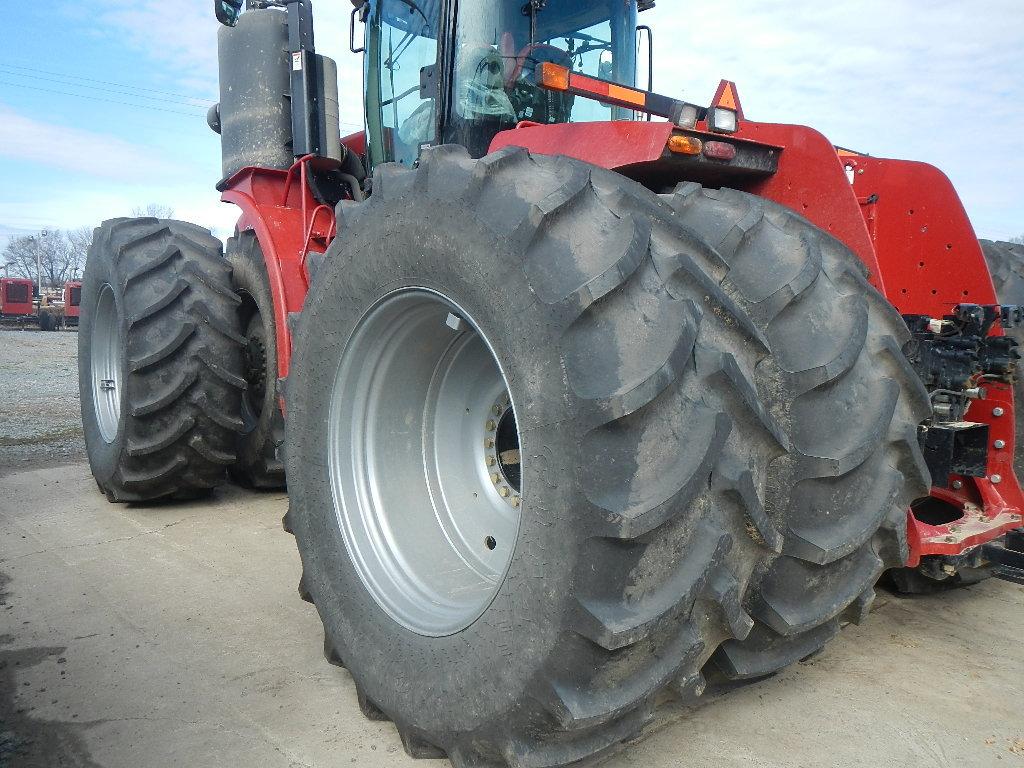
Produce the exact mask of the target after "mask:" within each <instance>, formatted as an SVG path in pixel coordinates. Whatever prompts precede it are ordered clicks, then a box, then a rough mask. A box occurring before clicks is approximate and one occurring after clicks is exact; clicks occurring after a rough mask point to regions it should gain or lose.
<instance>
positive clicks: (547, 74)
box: [537, 61, 569, 91]
mask: <svg viewBox="0 0 1024 768" xmlns="http://www.w3.org/2000/svg"><path fill="white" fill-rule="evenodd" d="M537 80H538V81H539V83H540V85H542V86H544V87H545V88H550V89H551V90H552V91H568V90H569V68H568V67H560V66H558V65H557V64H552V63H551V62H550V61H545V62H543V63H542V64H541V65H540V72H539V77H538V78H537Z"/></svg>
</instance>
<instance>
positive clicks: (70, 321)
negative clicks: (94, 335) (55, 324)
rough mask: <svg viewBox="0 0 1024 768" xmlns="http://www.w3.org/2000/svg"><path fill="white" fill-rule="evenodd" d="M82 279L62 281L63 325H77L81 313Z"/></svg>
mask: <svg viewBox="0 0 1024 768" xmlns="http://www.w3.org/2000/svg"><path fill="white" fill-rule="evenodd" d="M81 303H82V281H81V280H69V281H68V282H66V283H64V325H65V326H68V327H72V326H73V327H77V326H78V318H79V316H80V315H81Z"/></svg>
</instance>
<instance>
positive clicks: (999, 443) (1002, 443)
mask: <svg viewBox="0 0 1024 768" xmlns="http://www.w3.org/2000/svg"><path fill="white" fill-rule="evenodd" d="M994 445H995V446H996V448H1005V447H1006V441H1005V440H996V442H995V443H994Z"/></svg>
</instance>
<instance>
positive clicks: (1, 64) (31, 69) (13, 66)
mask: <svg viewBox="0 0 1024 768" xmlns="http://www.w3.org/2000/svg"><path fill="white" fill-rule="evenodd" d="M0 67H8V68H10V69H23V70H27V71H29V72H39V73H41V74H44V75H56V76H57V77H67V78H72V79H74V80H85V81H87V82H90V83H101V84H103V85H116V86H118V87H120V88H131V89H133V90H136V91H148V92H149V93H159V94H162V95H163V96H177V97H179V98H182V99H195V100H197V101H205V102H209V103H212V102H210V100H209V99H198V98H197V97H194V96H188V95H186V94H184V93H173V92H171V91H160V90H157V89H156V88H143V87H142V86H138V85H128V84H127V83H117V82H114V81H113V80H97V79H95V78H92V77H82V76H81V75H70V74H67V73H65V72H54V71H53V70H48V69H38V68H36V67H24V66H20V65H18V64H7V63H5V62H2V61H0Z"/></svg>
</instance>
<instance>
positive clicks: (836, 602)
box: [285, 147, 927, 768]
mask: <svg viewBox="0 0 1024 768" xmlns="http://www.w3.org/2000/svg"><path fill="white" fill-rule="evenodd" d="M373 189H374V194H373V196H372V198H371V199H370V200H369V201H368V202H367V203H365V204H345V203H343V204H342V205H341V206H340V207H339V232H340V233H341V235H340V236H339V238H338V239H337V240H336V241H335V242H334V244H333V245H332V246H331V249H330V250H329V252H328V255H327V258H326V259H325V260H324V265H323V266H322V267H321V268H320V272H319V273H318V279H317V282H316V283H315V284H314V287H313V290H312V291H311V292H310V294H309V296H308V297H307V300H306V305H305V309H304V311H303V315H302V318H301V321H300V329H299V335H298V340H297V345H296V351H295V358H294V366H293V369H292V374H291V376H290V378H289V382H288V385H287V389H286V393H287V397H288V409H289V410H288V413H289V419H288V426H287V431H288V446H289V452H288V476H289V489H290V496H291V506H290V510H289V512H288V515H287V516H286V520H285V525H286V528H287V529H289V530H291V531H292V532H293V533H294V534H295V536H296V540H297V544H298V548H299V553H300V555H301V558H302V563H303V570H304V575H303V579H302V583H301V585H300V591H301V592H302V593H303V594H304V595H305V596H308V598H309V599H311V600H312V601H313V602H314V603H315V604H316V606H317V608H318V610H319V612H320V616H321V618H322V620H323V623H324V628H325V634H326V640H325V652H326V653H327V656H328V658H329V659H330V660H331V661H333V662H334V663H338V664H343V665H344V666H346V667H347V668H348V669H349V670H350V672H351V673H352V676H353V678H354V679H355V684H356V688H357V691H358V695H359V701H360V705H361V706H362V708H363V711H364V713H366V714H367V715H368V716H370V717H373V718H378V719H379V718H384V717H386V718H390V719H392V720H394V721H395V723H396V725H397V726H398V730H399V733H400V735H401V738H402V743H403V746H405V748H406V750H407V751H408V752H409V753H410V754H412V755H413V756H416V757H438V756H444V755H447V756H448V757H449V758H450V759H451V761H452V763H453V764H454V765H455V766H457V768H464V767H465V768H469V767H474V768H476V767H478V766H495V767H498V766H500V767H502V768H504V767H505V766H563V765H568V764H570V763H573V762H575V761H578V760H581V759H584V758H587V757H590V756H593V755H595V754H598V753H600V752H602V751H604V750H606V749H608V748H611V747H613V746H614V745H615V744H617V743H619V742H621V741H623V740H625V739H629V738H632V737H634V736H635V735H636V734H637V733H638V732H639V731H640V730H641V728H642V727H643V725H644V724H645V723H646V722H648V721H649V719H650V718H651V716H652V712H653V707H654V703H655V698H656V696H657V695H658V693H659V692H660V691H662V690H663V689H665V688H669V689H671V690H673V691H675V692H676V693H677V694H678V695H679V696H682V697H684V698H688V697H692V696H695V695H699V693H700V692H701V691H702V690H703V688H704V684H705V675H706V674H710V673H711V672H712V671H714V672H715V674H716V675H719V676H725V677H727V678H730V679H746V678H750V677H756V676H759V675H764V674H769V673H771V672H773V671H775V670H776V669H778V668H779V667H781V666H784V665H785V664H787V663H790V662H792V661H796V660H797V659H799V658H802V657H803V656H806V655H809V654H811V653H813V652H814V651H816V650H818V649H819V648H820V647H821V646H822V645H823V644H824V643H825V642H826V641H827V640H828V639H829V638H830V637H831V636H832V635H833V634H834V632H835V630H836V629H837V628H838V622H839V618H840V617H841V616H843V615H847V616H850V617H851V618H854V619H857V618H859V617H860V616H862V615H863V614H864V613H865V612H866V610H867V607H868V606H869V605H870V599H871V596H872V594H873V593H872V585H873V583H874V581H875V580H876V578H877V577H878V575H879V574H880V573H881V572H882V570H884V569H885V568H889V567H894V566H896V565H899V564H901V563H902V562H903V561H904V560H905V558H906V554H907V549H906V540H905V515H906V509H907V506H908V505H909V502H910V501H911V499H913V498H914V497H916V496H918V495H922V494H923V493H926V489H927V477H926V473H925V470H924V464H923V461H922V460H921V457H920V453H919V450H918V448H917V440H916V427H917V423H918V422H919V420H920V419H921V418H923V414H924V413H925V409H926V400H925V399H924V393H923V389H922V388H921V387H920V384H919V383H915V382H916V379H915V378H914V376H913V373H912V371H911V370H910V368H909V366H908V365H907V364H906V361H905V360H904V359H903V358H902V355H901V353H900V348H901V343H902V342H903V341H904V340H905V339H906V337H907V331H906V328H905V326H904V324H903V323H902V321H901V320H900V318H899V316H898V315H897V314H896V312H895V310H893V308H892V307H891V306H890V305H888V304H887V303H886V302H885V301H884V299H882V298H881V297H880V296H878V294H877V293H875V292H874V291H873V289H871V288H870V287H869V286H868V284H867V282H866V280H865V279H864V275H863V268H862V267H861V265H860V263H859V262H858V260H857V259H856V257H855V256H854V255H853V254H852V253H851V252H850V251H849V250H848V249H846V248H845V247H844V246H842V245H841V244H840V243H838V242H837V241H835V240H833V239H832V238H830V237H828V236H827V235H825V234H824V233H822V232H820V231H819V230H816V229H815V228H814V227H812V226H811V225H810V224H809V223H808V222H806V221H805V220H803V219H800V218H799V217H797V216H796V215H794V214H792V213H791V212H789V211H787V210H785V209H783V208H781V207H779V206H776V205H774V204H772V203H768V202H766V201H764V200H760V199H758V198H755V197H752V196H750V195H745V194H742V193H738V192H730V191H728V190H722V191H711V190H702V189H701V188H700V187H698V186H697V185H693V184H688V185H683V186H682V187H681V188H680V190H679V191H678V192H677V193H676V194H675V195H674V196H671V197H669V198H665V199H659V198H658V197H657V196H656V195H654V194H652V193H651V192H649V191H648V190H646V189H644V188H643V187H640V186H639V185H637V184H635V183H633V182H631V181H629V180H627V179H625V178H624V177H622V176H620V175H618V174H614V173H611V172H607V171H603V170H600V169H597V168H594V167H592V166H589V165H587V164H584V163H581V162H578V161H575V160H570V159H566V158H549V157H541V156H532V157H531V156H530V155H529V154H528V153H526V152H525V151H523V150H517V149H510V150H504V151H502V152H499V153H497V154H494V155H491V156H489V157H486V158H484V159H482V160H479V161H474V160H471V159H470V158H469V157H468V155H467V153H466V152H465V150H463V149H461V148H452V147H441V148H435V149H431V150H427V151H425V152H424V154H423V157H422V160H421V164H420V167H419V168H418V169H416V170H406V169H402V168H399V167H396V166H382V167H380V168H378V169H377V171H376V173H375V178H374V186H373ZM428 295H433V296H435V297H438V302H439V303H436V305H435V304H431V303H430V301H428V300H427V299H426V298H424V297H425V296H428ZM408 297H413V298H415V300H414V301H413V300H411V299H410V300H409V303H408V304H406V305H404V308H403V306H400V305H397V304H395V303H394V302H399V301H406V300H407V299H408ZM381 318H383V320H382V319H381ZM389 318H390V319H389ZM389 323H390V325H389ZM477 339H479V340H480V341H478V340H477ZM471 344H475V345H476V348H477V349H479V350H484V349H486V350H489V356H488V355H484V354H482V353H481V355H480V356H479V358H478V360H479V362H478V363H477V364H475V365H476V367H475V368H473V369H474V370H478V371H480V372H481V374H480V375H481V376H482V375H483V372H486V371H493V370H497V371H499V372H500V374H501V377H500V378H501V380H502V381H504V383H505V386H506V387H507V392H508V400H509V402H510V403H511V404H512V405H513V408H514V421H515V423H516V426H517V436H518V445H517V446H516V447H515V455H516V456H518V457H519V458H520V459H521V465H520V467H519V471H520V472H521V475H520V477H519V482H520V486H519V487H518V488H516V487H510V488H508V490H509V494H501V493H499V495H501V496H502V498H508V496H509V495H512V494H514V493H516V492H521V499H520V500H519V501H520V504H519V505H518V507H517V508H516V509H517V515H516V525H515V526H514V527H513V528H512V530H514V534H513V535H514V538H513V540H512V541H510V542H507V543H506V542H504V541H501V540H497V541H496V542H495V543H496V544H497V546H495V547H492V546H491V543H492V539H497V537H491V536H479V535H477V533H478V532H477V531H476V530H475V529H474V528H473V527H472V520H473V519H476V518H471V521H470V522H468V523H466V524H465V525H464V526H462V525H455V526H454V527H455V530H456V532H461V531H464V530H469V531H473V533H472V534H471V535H467V536H465V537H462V538H461V539H459V537H458V536H452V535H451V534H450V532H449V531H448V530H447V529H445V530H443V531H437V530H435V529H434V528H433V527H432V526H434V525H435V521H439V520H442V519H445V520H446V519H449V518H450V516H449V515H447V513H446V514H442V510H445V509H451V508H452V507H453V506H454V507H456V508H459V507H462V508H467V509H468V508H475V507H474V504H476V501H475V500H476V499H478V498H479V496H480V495H481V494H483V493H484V492H485V491H484V489H485V488H488V483H489V482H490V483H491V484H493V486H494V488H497V489H499V491H501V490H502V489H504V488H505V486H506V485H508V486H513V485H514V484H512V483H511V482H509V478H508V476H507V475H506V474H505V473H504V472H495V473H493V474H492V473H491V468H492V467H493V466H494V464H493V463H492V462H491V459H495V461H497V458H496V457H495V456H492V454H491V453H490V449H491V447H492V445H493V444H494V443H495V442H496V441H497V438H496V437H492V436H491V431H490V430H491V428H492V426H493V428H494V432H495V434H496V433H497V432H498V431H500V424H498V423H497V422H496V423H495V424H493V425H492V424H491V423H489V422H488V423H486V424H485V425H481V427H480V430H481V431H480V435H479V436H478V440H479V441H480V442H481V445H482V447H483V448H486V449H487V450H486V451H484V450H481V451H479V452H478V453H477V452H474V451H469V452H467V454H466V455H467V456H468V457H470V458H469V459H467V460H477V459H478V460H479V461H480V462H481V463H480V466H478V467H476V466H474V467H471V468H470V469H471V470H472V471H466V472H465V473H464V474H465V475H466V476H470V475H472V474H474V473H475V474H477V475H478V476H479V477H480V478H481V479H482V485H481V486H477V485H474V484H473V483H472V482H470V481H468V480H467V481H466V482H463V483H458V482H453V483H449V484H447V485H445V478H446V477H447V478H452V476H453V474H454V475H457V474H458V472H457V471H450V472H449V473H447V474H446V473H445V472H443V471H435V470H437V468H443V467H444V466H446V465H445V464H443V463H442V462H440V461H439V460H438V456H439V455H440V453H441V452H442V449H444V448H445V447H447V446H450V445H453V444H454V445H461V444H462V441H461V439H456V438H452V437H450V436H449V435H448V433H447V432H446V431H445V430H447V429H448V427H449V426H450V425H453V424H454V425H458V424H461V423H462V422H461V419H462V418H463V417H464V416H465V414H469V417H472V415H473V414H474V413H475V407H476V406H475V403H476V400H475V399H472V398H471V397H470V396H468V395H467V397H466V400H465V403H464V404H465V408H464V409H463V408H461V407H460V408H452V409H451V410H450V412H448V417H447V419H446V420H444V419H442V420H438V418H437V414H438V413H439V412H441V406H440V404H441V403H443V402H446V401H444V400H443V398H440V397H434V395H433V394H431V393H434V392H443V391H444V390H445V387H446V386H447V383H448V382H459V381H464V380H466V377H464V376H461V377H460V376H458V375H455V374H454V370H455V369H454V368H452V367H451V366H449V364H448V363H447V362H445V361H447V360H451V359H457V358H458V357H459V355H457V354H455V352H457V351H458V350H460V349H462V348H468V347H469V346H470V345H471ZM431 350H434V352H431ZM417 359H418V360H420V361H421V363H422V364H421V365H417V364H416V360H417ZM471 368H472V366H471ZM399 374H401V375H399ZM487 375H488V376H489V375H490V374H487ZM392 380H400V381H402V382H406V385H405V387H404V388H403V387H399V386H397V385H394V384H392V383H389V382H390V381H392ZM470 380H472V377H470ZM487 380H488V381H493V378H488V379H487ZM417 387H421V388H420V389H417ZM417 392H420V393H422V395H416V393H417ZM410 393H411V394H410ZM375 398H376V399H375ZM481 400H482V401H485V400H486V398H481ZM500 403H504V400H500ZM496 405H500V404H499V402H498V400H496ZM463 410H464V411H465V414H463ZM499 410H503V406H501V407H499ZM496 415H497V412H496ZM351 425H355V428H350V426H351ZM366 425H370V426H366ZM438 425H440V428H439V427H438ZM485 429H486V430H488V431H487V432H486V434H485V432H484V430H485ZM451 434H452V435H458V434H459V433H458V430H457V429H454V428H453V429H452V430H451ZM466 439H469V438H466ZM499 455H500V454H499ZM506 455H512V454H509V453H506ZM346 457H348V459H349V462H350V465H346V464H345V458H346ZM473 457H477V459H474V458H473ZM417 459H418V460H417ZM339 467H340V468H341V469H340V473H339ZM339 478H340V479H339ZM352 478H357V479H359V478H375V482H376V483H377V485H376V486H374V487H370V486H368V485H367V484H366V483H363V481H362V480H361V479H360V480H358V482H356V481H355V480H352ZM360 483H363V484H362V485H360ZM367 487H369V488H370V491H372V492H366V488H367ZM361 489H362V490H361ZM396 489H400V490H396ZM513 498H514V497H513ZM399 501H400V502H401V503H397V502H399ZM360 530H366V531H369V532H370V533H376V534H377V536H376V540H377V541H378V542H384V543H383V544H380V546H381V547H383V549H380V548H378V549H374V548H373V547H372V546H371V547H369V548H367V547H366V546H364V544H363V543H362V541H363V540H365V539H367V538H371V537H362V539H361V538H360V536H358V535H357V534H358V532H359V531H360ZM446 539H447V540H448V541H452V540H456V543H458V542H459V541H461V542H463V543H465V544H466V545H467V546H468V547H476V548H477V549H476V550H475V551H470V552H466V553H461V552H459V551H457V550H458V547H457V546H454V545H453V546H454V549H453V550H452V551H448V550H445V549H444V548H443V546H444V545H443V542H444V541H445V540H446ZM429 541H437V542H442V543H441V544H439V545H438V548H437V549H435V550H433V551H434V552H435V556H434V557H433V562H434V569H433V570H431V567H430V562H431V558H429V557H423V556H422V555H421V553H420V552H418V551H417V549H416V547H417V542H421V543H422V546H424V547H425V546H427V544H426V543H427V542H429ZM389 547H390V548H391V549H389ZM485 550H489V551H490V552H491V554H495V556H497V557H499V561H498V563H497V565H496V566H495V567H493V568H491V569H490V570H488V569H487V568H485V567H478V566H477V564H476V561H477V560H479V559H483V558H487V557H488V553H487V552H486V551H485ZM382 552H383V553H384V554H387V553H388V552H391V554H393V556H394V557H393V561H392V562H393V563H396V564H397V565H395V566H394V567H392V568H391V569H390V570H389V569H386V568H385V569H376V570H375V569H374V568H372V567H368V565H367V563H368V562H369V561H370V560H372V559H373V558H374V557H380V555H381V553H382ZM504 558H507V562H506V560H505V559H504ZM417 563H418V565H417ZM403 579H404V580H405V581H406V582H407V583H408V584H410V585H412V587H410V592H409V594H414V588H419V589H420V592H421V594H422V600H421V603H420V604H421V606H425V607H426V608H425V609H424V610H425V611H426V612H427V613H430V610H429V609H430V607H431V606H442V607H444V606H446V605H453V604H457V603H459V602H463V603H465V602H466V600H465V599H464V598H465V597H466V595H467V594H468V595H470V596H474V595H475V597H476V598H478V599H477V600H475V602H474V603H473V605H472V606H471V607H470V608H466V609H465V610H463V611H462V612H461V613H459V615H458V616H456V617H455V618H453V619H451V620H447V621H441V620H438V621H437V622H436V623H435V624H433V625H432V624H431V623H430V617H429V616H428V617H427V618H426V619H422V620H420V619H417V618H415V617H412V618H410V612H412V611H414V610H415V609H416V605H417V604H416V603H415V601H413V602H411V603H410V605H411V608H409V611H407V612H405V613H403V611H402V609H401V606H400V605H398V606H397V607H396V600H394V599H392V598H393V597H394V595H400V594H401V592H400V591H399V592H390V593H389V591H388V589H387V588H386V587H382V584H386V583H387V582H388V581H389V580H392V581H396V582H397V581H401V580H403ZM445 585H448V586H450V587H453V588H452V589H450V590H448V589H447V588H446V586H445ZM434 615H435V617H436V613H435V614H434Z"/></svg>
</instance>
